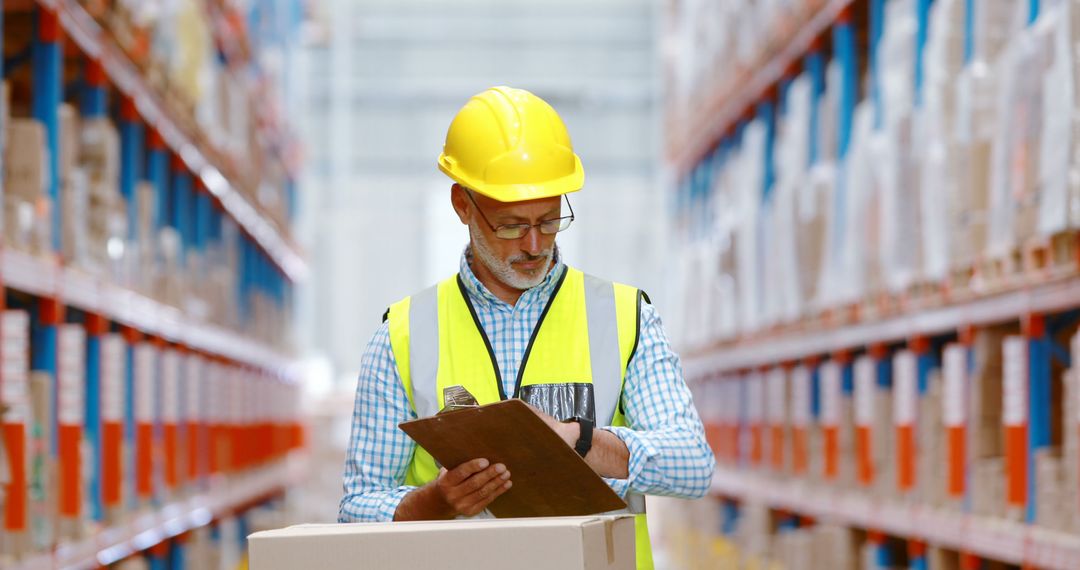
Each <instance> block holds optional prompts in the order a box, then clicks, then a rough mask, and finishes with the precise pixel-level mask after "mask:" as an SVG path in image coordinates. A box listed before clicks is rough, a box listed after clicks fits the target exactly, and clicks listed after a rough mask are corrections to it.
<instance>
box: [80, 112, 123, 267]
mask: <svg viewBox="0 0 1080 570" xmlns="http://www.w3.org/2000/svg"><path fill="white" fill-rule="evenodd" d="M79 163H80V165H81V167H82V168H83V169H85V171H86V173H87V183H88V185H89V187H88V198H87V209H86V210H85V211H84V212H83V214H82V215H84V216H86V217H87V227H86V231H87V235H86V237H87V241H88V243H87V246H86V247H87V251H86V255H87V257H88V263H89V264H90V265H91V268H92V269H93V270H94V271H95V272H97V273H99V274H106V275H108V276H110V277H111V278H113V279H116V278H117V277H118V276H119V275H118V274H119V268H120V267H123V260H122V259H121V256H122V254H123V248H119V247H118V244H119V243H121V240H123V239H124V238H125V237H126V236H127V233H128V232H127V205H126V204H125V202H124V199H123V197H122V196H121V195H120V135H119V134H118V133H117V130H116V126H115V125H114V124H113V122H112V120H111V119H109V118H108V117H98V118H92V119H87V120H84V121H83V122H82V126H81V128H80V140H79Z"/></svg>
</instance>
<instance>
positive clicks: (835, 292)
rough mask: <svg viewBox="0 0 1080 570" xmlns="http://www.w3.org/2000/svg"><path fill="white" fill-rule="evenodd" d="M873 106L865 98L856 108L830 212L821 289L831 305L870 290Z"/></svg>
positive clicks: (851, 299) (854, 298) (874, 166)
mask: <svg viewBox="0 0 1080 570" xmlns="http://www.w3.org/2000/svg"><path fill="white" fill-rule="evenodd" d="M873 121H874V118H873V107H872V105H871V103H869V102H868V101H863V102H861V103H859V104H858V106H856V108H855V118H854V124H853V125H852V134H851V146H850V147H849V150H848V155H847V158H846V159H845V160H844V161H843V163H842V167H841V168H840V170H839V171H838V172H837V187H836V189H835V192H834V194H833V202H832V204H831V209H830V211H829V222H828V227H829V230H828V232H827V237H826V242H827V244H828V245H827V248H826V252H827V254H826V262H825V269H824V271H823V272H822V274H821V276H822V279H823V281H824V284H823V285H822V287H821V288H820V289H819V291H820V292H821V293H822V294H823V295H824V297H825V299H824V300H825V302H826V303H827V304H847V303H854V302H857V301H858V300H859V298H860V297H861V296H862V295H863V294H864V293H865V291H866V269H867V268H866V253H867V252H866V250H867V244H866V237H867V230H868V228H869V227H870V226H872V225H873V224H872V220H870V219H869V216H868V211H869V210H868V208H867V202H868V200H867V199H868V198H869V197H871V196H872V193H873V191H874V190H873V186H874V184H875V175H874V173H875V171H876V170H877V169H878V165H877V164H875V163H874V159H875V158H877V157H876V156H875V154H874V153H872V152H871V150H872V149H871V135H872V131H873Z"/></svg>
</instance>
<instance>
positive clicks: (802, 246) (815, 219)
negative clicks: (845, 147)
mask: <svg viewBox="0 0 1080 570" xmlns="http://www.w3.org/2000/svg"><path fill="white" fill-rule="evenodd" d="M836 176H837V175H836V168H835V165H834V164H833V163H832V162H821V163H818V164H815V165H814V167H813V168H812V169H811V170H810V172H809V173H808V176H807V178H806V182H805V185H804V186H803V187H802V188H800V189H799V190H798V193H797V194H796V219H797V222H796V223H797V225H798V229H797V230H796V235H797V236H798V240H797V242H798V243H797V244H796V245H797V248H798V253H797V254H796V259H797V262H798V275H799V287H800V291H799V297H800V299H801V300H802V302H803V303H804V305H805V308H804V309H803V314H806V313H807V312H813V311H818V310H821V309H823V308H824V303H823V302H822V299H821V297H822V295H821V292H820V291H819V290H818V286H819V285H820V284H821V283H822V279H823V277H822V268H823V267H824V263H825V253H826V233H827V229H828V226H827V221H828V211H829V205H830V204H832V201H833V186H834V184H835V180H836Z"/></svg>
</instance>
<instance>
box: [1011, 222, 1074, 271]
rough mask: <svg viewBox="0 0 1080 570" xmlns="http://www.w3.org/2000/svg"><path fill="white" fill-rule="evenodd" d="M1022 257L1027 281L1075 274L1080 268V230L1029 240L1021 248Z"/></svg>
mask: <svg viewBox="0 0 1080 570" xmlns="http://www.w3.org/2000/svg"><path fill="white" fill-rule="evenodd" d="M1021 257H1022V262H1023V270H1024V276H1025V278H1026V280H1027V281H1036V282H1038V281H1046V280H1050V279H1057V278H1061V277H1068V276H1070V275H1075V274H1076V273H1077V272H1078V270H1080V232H1077V231H1070V232H1064V233H1060V234H1056V235H1053V236H1050V237H1044V238H1036V239H1032V240H1028V242H1027V243H1025V244H1024V246H1023V247H1022V248H1021Z"/></svg>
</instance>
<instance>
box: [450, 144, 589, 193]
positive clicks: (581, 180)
mask: <svg viewBox="0 0 1080 570" xmlns="http://www.w3.org/2000/svg"><path fill="white" fill-rule="evenodd" d="M438 165H439V170H440V171H441V172H442V173H443V174H445V175H447V176H449V177H450V179H451V180H453V181H454V182H457V183H458V184H461V185H462V186H464V187H466V188H468V189H469V190H472V191H474V192H476V193H477V194H481V195H483V196H487V197H488V198H491V199H492V200H496V201H498V202H525V201H527V200H540V199H542V198H552V197H555V196H562V195H564V194H570V193H573V192H577V191H578V190H581V188H582V187H583V186H584V185H585V170H584V168H582V166H581V158H580V157H578V156H576V155H575V156H574V171H573V172H572V173H571V174H569V175H567V176H563V177H562V178H556V179H554V180H545V181H544V182H540V183H535V184H487V183H484V182H481V181H479V180H469V179H467V178H466V177H464V176H461V175H460V174H459V173H458V172H454V171H453V170H451V169H450V168H447V167H446V166H444V165H443V161H442V160H440V161H439V163H438Z"/></svg>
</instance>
